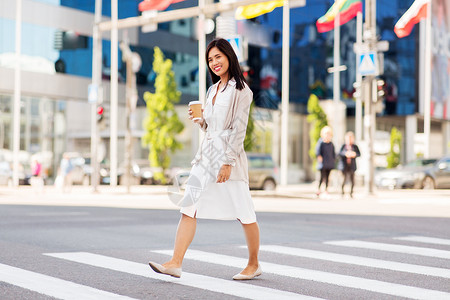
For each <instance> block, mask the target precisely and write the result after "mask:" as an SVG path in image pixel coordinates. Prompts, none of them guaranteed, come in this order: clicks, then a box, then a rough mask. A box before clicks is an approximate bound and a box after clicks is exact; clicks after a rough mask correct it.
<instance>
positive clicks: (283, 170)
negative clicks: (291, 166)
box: [280, 0, 290, 185]
mask: <svg viewBox="0 0 450 300" xmlns="http://www.w3.org/2000/svg"><path fill="white" fill-rule="evenodd" d="M289 13H290V10H289V0H284V6H283V43H282V53H283V55H282V62H281V63H282V71H281V72H282V76H281V78H282V92H281V157H280V181H281V185H287V177H288V142H289V40H290V37H289V36H290V31H289V24H290V20H289V17H290V16H289Z"/></svg>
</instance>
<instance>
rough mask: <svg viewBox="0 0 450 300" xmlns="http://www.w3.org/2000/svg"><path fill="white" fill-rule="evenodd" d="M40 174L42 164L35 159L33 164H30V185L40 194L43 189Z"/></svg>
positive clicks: (42, 179) (42, 180)
mask: <svg viewBox="0 0 450 300" xmlns="http://www.w3.org/2000/svg"><path fill="white" fill-rule="evenodd" d="M42 173H43V172H42V164H41V163H40V162H39V161H38V160H37V159H33V162H32V163H31V178H30V185H31V186H32V187H33V188H36V189H37V191H39V192H42V190H43V188H44V178H43V177H42Z"/></svg>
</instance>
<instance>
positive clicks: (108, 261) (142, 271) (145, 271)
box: [45, 252, 318, 299]
mask: <svg viewBox="0 0 450 300" xmlns="http://www.w3.org/2000/svg"><path fill="white" fill-rule="evenodd" d="M45 255H48V256H51V257H56V258H61V259H65V260H70V261H74V262H78V263H83V264H87V265H91V266H95V267H100V268H106V269H110V270H114V271H119V272H124V273H128V274H133V275H138V276H143V277H147V278H152V279H157V280H162V281H166V282H171V283H176V284H181V285H185V286H190V287H195V288H200V289H204V290H209V291H213V292H217V293H223V294H228V295H233V296H237V297H242V298H248V299H318V298H313V297H308V296H302V295H300V294H295V293H291V292H286V291H281V290H276V289H271V288H266V287H261V286H256V285H251V284H246V283H241V282H235V281H232V280H225V279H220V278H214V277H209V276H204V275H198V274H192V273H187V272H183V274H182V276H181V278H173V277H170V276H166V275H161V274H157V273H155V272H153V271H152V270H151V269H150V267H149V266H148V265H145V264H141V263H136V262H132V261H127V260H123V259H118V258H114V257H108V256H103V255H98V254H93V253H87V252H72V253H47V254H45Z"/></svg>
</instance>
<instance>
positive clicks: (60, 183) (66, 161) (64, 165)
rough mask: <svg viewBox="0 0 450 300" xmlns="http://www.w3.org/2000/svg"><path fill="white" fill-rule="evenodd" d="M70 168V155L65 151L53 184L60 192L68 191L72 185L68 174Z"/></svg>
mask: <svg viewBox="0 0 450 300" xmlns="http://www.w3.org/2000/svg"><path fill="white" fill-rule="evenodd" d="M72 169H73V165H72V162H71V161H70V157H69V155H68V154H67V153H64V154H63V158H62V159H61V162H60V165H59V171H58V176H57V177H56V179H55V186H56V187H57V188H60V189H61V190H62V192H68V191H70V189H71V187H72V178H71V176H70V172H71V171H72Z"/></svg>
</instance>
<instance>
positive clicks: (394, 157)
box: [387, 127, 402, 169]
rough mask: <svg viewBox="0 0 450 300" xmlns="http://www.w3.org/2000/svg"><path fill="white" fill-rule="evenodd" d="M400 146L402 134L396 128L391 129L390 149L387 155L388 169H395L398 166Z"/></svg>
mask: <svg viewBox="0 0 450 300" xmlns="http://www.w3.org/2000/svg"><path fill="white" fill-rule="evenodd" d="M401 145H402V133H401V132H400V131H399V130H398V129H397V128H396V127H392V129H391V148H390V150H389V153H388V155H387V167H388V169H391V168H395V167H396V166H398V165H399V164H400V150H401Z"/></svg>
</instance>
